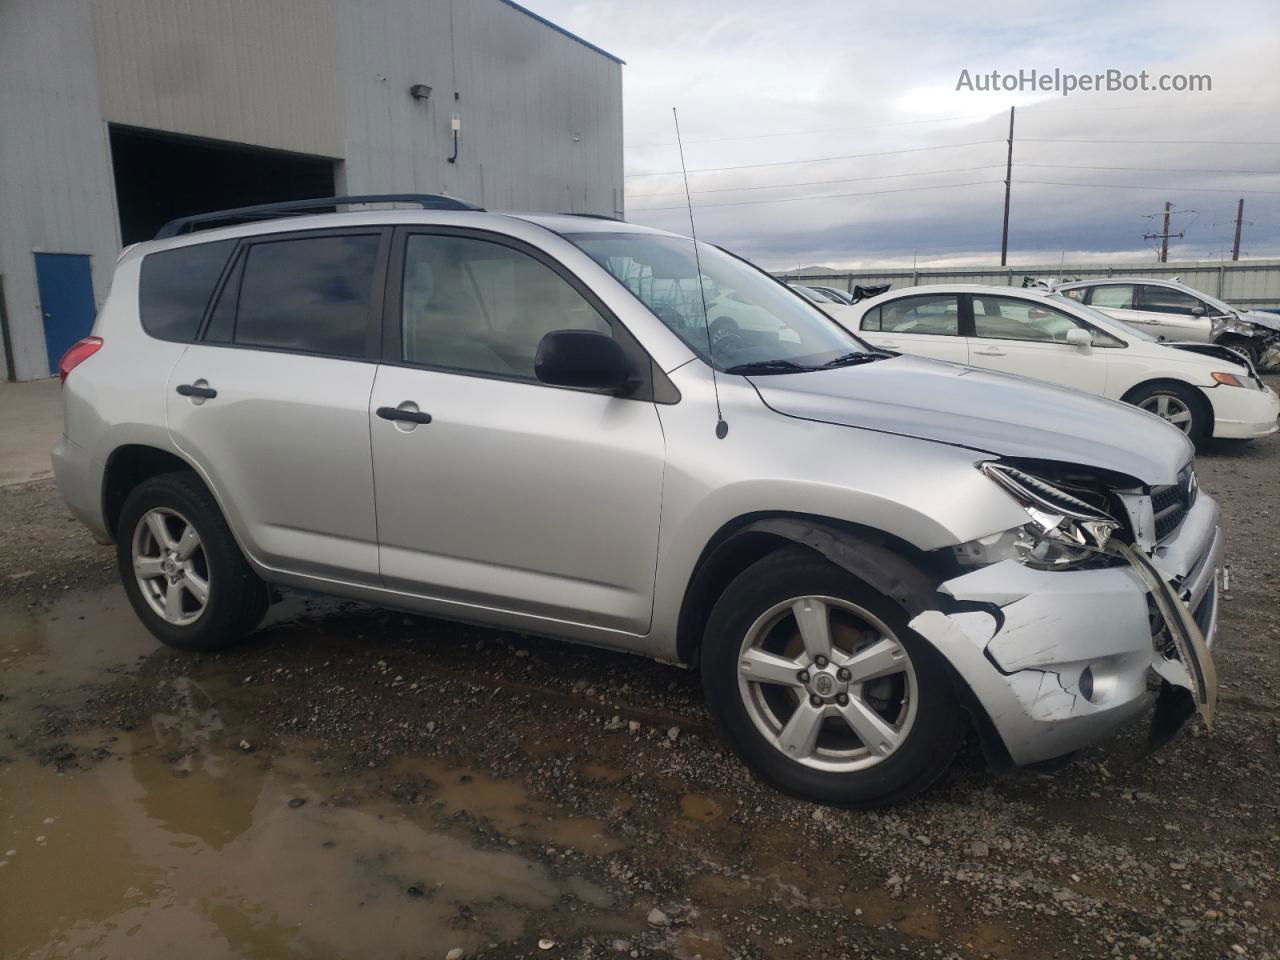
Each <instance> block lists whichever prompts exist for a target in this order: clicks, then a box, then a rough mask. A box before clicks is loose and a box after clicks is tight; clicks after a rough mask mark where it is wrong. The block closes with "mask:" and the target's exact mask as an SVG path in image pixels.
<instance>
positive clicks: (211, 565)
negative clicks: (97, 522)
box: [116, 473, 268, 650]
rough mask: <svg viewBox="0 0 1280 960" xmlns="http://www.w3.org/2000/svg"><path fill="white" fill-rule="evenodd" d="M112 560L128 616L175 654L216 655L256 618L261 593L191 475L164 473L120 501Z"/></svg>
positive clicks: (263, 604) (261, 610)
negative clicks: (130, 611)
mask: <svg viewBox="0 0 1280 960" xmlns="http://www.w3.org/2000/svg"><path fill="white" fill-rule="evenodd" d="M116 562H117V564H118V566H119V568H120V578H121V580H122V582H123V584H124V589H125V593H126V594H127V595H128V597H129V602H130V603H131V604H132V605H133V609H134V612H135V613H137V615H138V618H139V619H140V620H141V621H142V622H143V624H144V625H145V626H146V627H147V629H148V630H150V631H151V632H152V633H153V634H155V635H156V636H157V637H158V638H159V639H160V640H162V641H163V642H164V643H166V644H168V645H169V646H171V647H177V648H178V649H180V650H216V649H218V648H220V647H225V646H228V645H230V644H232V643H235V642H236V641H237V640H240V639H242V638H243V637H245V636H246V635H247V634H249V633H250V632H252V631H253V629H254V628H255V627H256V626H257V625H258V623H259V622H260V621H261V620H262V617H263V614H265V613H266V610H267V605H268V592H267V587H266V584H264V583H263V582H262V581H261V580H260V579H258V577H257V575H256V574H255V573H254V572H253V570H252V569H250V567H249V564H248V562H247V561H246V560H245V558H244V555H243V554H242V553H241V552H240V547H239V545H238V544H237V543H236V541H235V538H234V537H233V536H232V535H231V530H230V528H229V527H228V526H227V521H226V520H225V519H224V518H223V516H222V511H220V510H219V509H218V504H217V502H216V501H215V500H214V499H213V495H212V494H210V493H209V491H208V489H207V488H206V487H205V486H204V484H202V483H201V482H200V481H199V480H198V479H197V478H196V476H195V475H194V474H190V473H166V474H162V475H160V476H156V477H152V478H151V479H149V480H146V481H144V482H143V483H141V484H139V485H138V487H137V488H136V489H135V490H134V491H133V492H132V493H130V494H129V496H128V497H127V498H126V499H125V502H124V507H123V508H122V509H121V511H120V523H119V526H118V527H117V530H116Z"/></svg>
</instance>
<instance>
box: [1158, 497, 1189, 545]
mask: <svg viewBox="0 0 1280 960" xmlns="http://www.w3.org/2000/svg"><path fill="white" fill-rule="evenodd" d="M1151 510H1152V512H1153V513H1154V514H1155V520H1156V540H1163V539H1164V538H1165V537H1167V536H1169V534H1171V533H1173V531H1175V530H1177V529H1178V526H1179V525H1180V524H1181V523H1182V520H1183V518H1184V517H1185V516H1186V515H1187V505H1186V503H1185V502H1184V500H1183V499H1182V491H1181V490H1179V489H1178V488H1177V486H1176V485H1174V484H1170V485H1169V486H1167V487H1156V488H1155V489H1154V490H1152V491H1151Z"/></svg>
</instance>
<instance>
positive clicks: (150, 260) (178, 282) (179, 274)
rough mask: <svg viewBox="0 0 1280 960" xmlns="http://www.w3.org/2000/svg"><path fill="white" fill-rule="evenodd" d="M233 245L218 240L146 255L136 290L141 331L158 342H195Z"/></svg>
mask: <svg viewBox="0 0 1280 960" xmlns="http://www.w3.org/2000/svg"><path fill="white" fill-rule="evenodd" d="M235 245H236V242H235V241H234V240H221V241H219V242H217V243H197V244H195V245H193V246H190V247H179V248H177V249H176V250H162V251H160V252H159V253H151V254H147V256H145V257H144V258H143V259H142V278H141V280H140V282H139V286H138V312H139V313H140V314H141V317H142V329H143V330H145V331H147V333H149V334H151V336H153V337H156V338H158V339H160V340H177V341H179V342H184V341H189V340H194V339H195V335H196V330H197V328H199V326H200V320H201V318H202V317H203V316H204V308H205V307H206V306H208V304H209V297H210V296H211V295H212V294H213V288H214V286H215V285H216V284H217V282H218V277H220V276H221V275H222V268H223V267H225V266H226V265H227V258H228V257H229V256H231V250H232V248H233V247H235Z"/></svg>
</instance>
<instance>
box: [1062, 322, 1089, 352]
mask: <svg viewBox="0 0 1280 960" xmlns="http://www.w3.org/2000/svg"><path fill="white" fill-rule="evenodd" d="M1067 343H1069V344H1071V345H1072V346H1073V347H1079V348H1080V349H1081V350H1088V349H1089V348H1090V347H1091V346H1093V334H1091V333H1090V332H1089V331H1088V330H1081V329H1080V328H1079V327H1072V328H1071V329H1070V330H1068V331H1067Z"/></svg>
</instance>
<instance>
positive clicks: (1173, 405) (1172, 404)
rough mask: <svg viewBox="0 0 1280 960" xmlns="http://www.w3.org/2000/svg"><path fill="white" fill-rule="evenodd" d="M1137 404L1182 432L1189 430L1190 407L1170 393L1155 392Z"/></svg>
mask: <svg viewBox="0 0 1280 960" xmlns="http://www.w3.org/2000/svg"><path fill="white" fill-rule="evenodd" d="M1138 406H1139V407H1141V408H1142V409H1143V410H1146V411H1147V412H1148V413H1154V414H1155V415H1156V416H1157V417H1159V418H1160V419H1161V420H1166V421H1168V422H1169V423H1172V424H1173V425H1174V426H1175V427H1177V428H1178V429H1179V430H1181V431H1182V432H1183V433H1190V432H1191V421H1192V418H1191V409H1190V408H1189V407H1188V406H1187V405H1186V404H1185V403H1183V402H1182V401H1181V400H1179V399H1178V398H1177V397H1175V396H1173V395H1172V394H1168V393H1157V394H1155V395H1154V396H1151V397H1147V399H1145V400H1143V401H1142V403H1140V404H1138Z"/></svg>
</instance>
